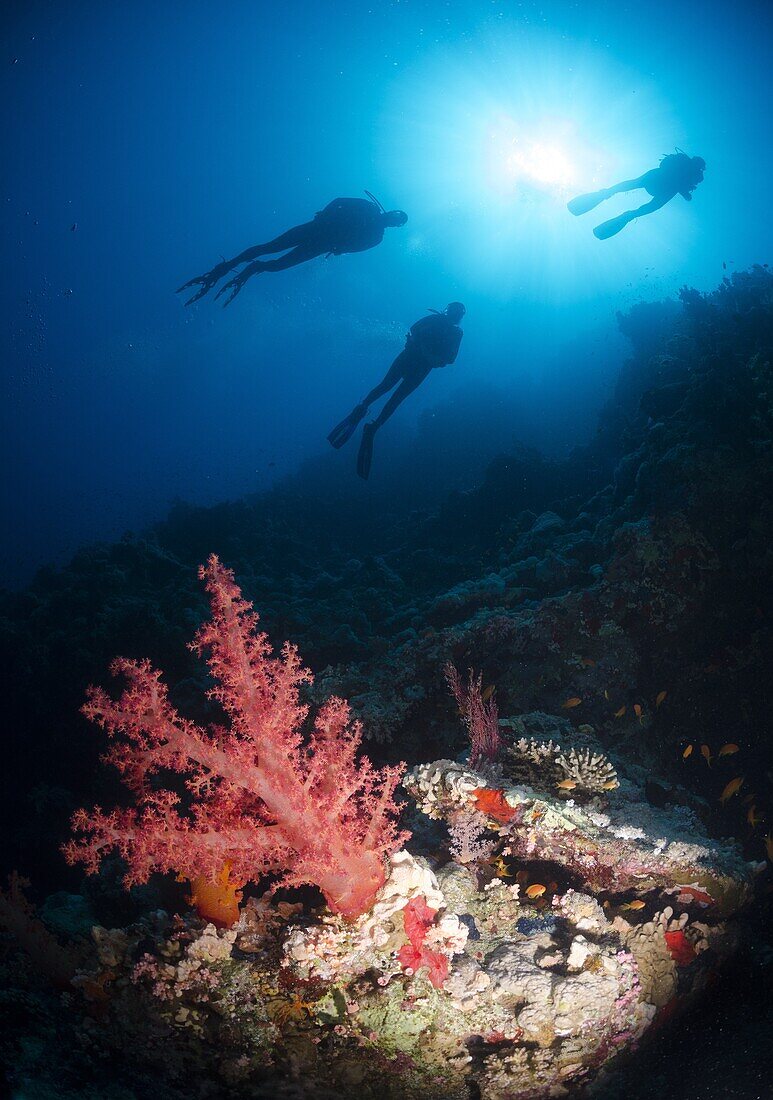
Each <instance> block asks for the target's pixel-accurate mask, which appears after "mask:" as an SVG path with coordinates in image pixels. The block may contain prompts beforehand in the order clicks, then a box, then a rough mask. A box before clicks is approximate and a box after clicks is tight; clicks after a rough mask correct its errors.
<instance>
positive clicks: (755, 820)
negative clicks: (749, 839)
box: [746, 806, 765, 829]
mask: <svg viewBox="0 0 773 1100" xmlns="http://www.w3.org/2000/svg"><path fill="white" fill-rule="evenodd" d="M746 820H747V821H748V822H749V824H750V825H751V827H752V829H756V828H757V826H758V825H759V824H760V822H762V821H764V820H765V815H764V814H758V813H757V807H756V806H750V807H749V810H748V813H747V814H746Z"/></svg>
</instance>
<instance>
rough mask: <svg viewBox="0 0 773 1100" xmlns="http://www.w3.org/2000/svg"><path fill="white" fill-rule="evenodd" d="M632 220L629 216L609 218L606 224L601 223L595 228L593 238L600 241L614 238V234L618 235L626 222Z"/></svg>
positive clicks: (622, 215)
mask: <svg viewBox="0 0 773 1100" xmlns="http://www.w3.org/2000/svg"><path fill="white" fill-rule="evenodd" d="M632 220H633V219H632V217H631V215H630V214H621V215H620V216H619V217H618V218H610V220H609V221H608V222H602V223H601V225H597V226H596V228H595V229H594V230H593V236H594V237H597V238H598V240H600V241H605V240H607V238H608V237H614V235H615V233H619V232H620V230H621V229H625V227H626V226H627V225H628V222H630V221H632Z"/></svg>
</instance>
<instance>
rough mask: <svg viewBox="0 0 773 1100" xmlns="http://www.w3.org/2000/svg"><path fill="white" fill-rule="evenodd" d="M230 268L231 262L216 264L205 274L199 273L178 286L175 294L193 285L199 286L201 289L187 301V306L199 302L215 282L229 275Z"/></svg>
mask: <svg viewBox="0 0 773 1100" xmlns="http://www.w3.org/2000/svg"><path fill="white" fill-rule="evenodd" d="M230 270H231V265H230V264H229V263H221V264H216V265H215V267H213V268H212V270H211V271H206V272H205V273H204V274H203V275H197V276H196V278H195V279H189V280H188V282H187V283H183V285H182V286H178V288H177V290H176V291H175V294H179V293H180V292H181V291H183V290H189V289H190V288H191V287H192V286H198V287H199V290H198V291H197V292H196V293H195V294H194V295H193V297H192V298H189V299H188V301H187V302H186V303H185V304H186V306H189V305H191V304H192V303H193V302H198V300H199V298H203V297H204V295H205V294H208V293H209V291H210V290H211V289H212V287H213V286H214V285H215V283H216V282H217V281H218V280H219V279H222V278H223V276H224V275H227V274H228V272H229V271H230Z"/></svg>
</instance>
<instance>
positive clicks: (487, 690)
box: [480, 684, 494, 703]
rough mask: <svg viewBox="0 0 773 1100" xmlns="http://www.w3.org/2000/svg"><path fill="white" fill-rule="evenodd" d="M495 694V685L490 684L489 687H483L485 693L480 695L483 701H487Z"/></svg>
mask: <svg viewBox="0 0 773 1100" xmlns="http://www.w3.org/2000/svg"><path fill="white" fill-rule="evenodd" d="M493 694H494V685H493V684H489V686H488V687H487V688H484V689H483V693H482V694H481V697H480V701H481V703H487V702H488V701H489V699H490V698H491V696H492V695H493Z"/></svg>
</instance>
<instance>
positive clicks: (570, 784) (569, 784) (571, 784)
mask: <svg viewBox="0 0 773 1100" xmlns="http://www.w3.org/2000/svg"><path fill="white" fill-rule="evenodd" d="M556 786H557V787H558V789H559V791H573V790H574V788H575V787H576V786H577V784H576V783H575V781H574V780H573V779H562V780H561V782H560V783H556Z"/></svg>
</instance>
